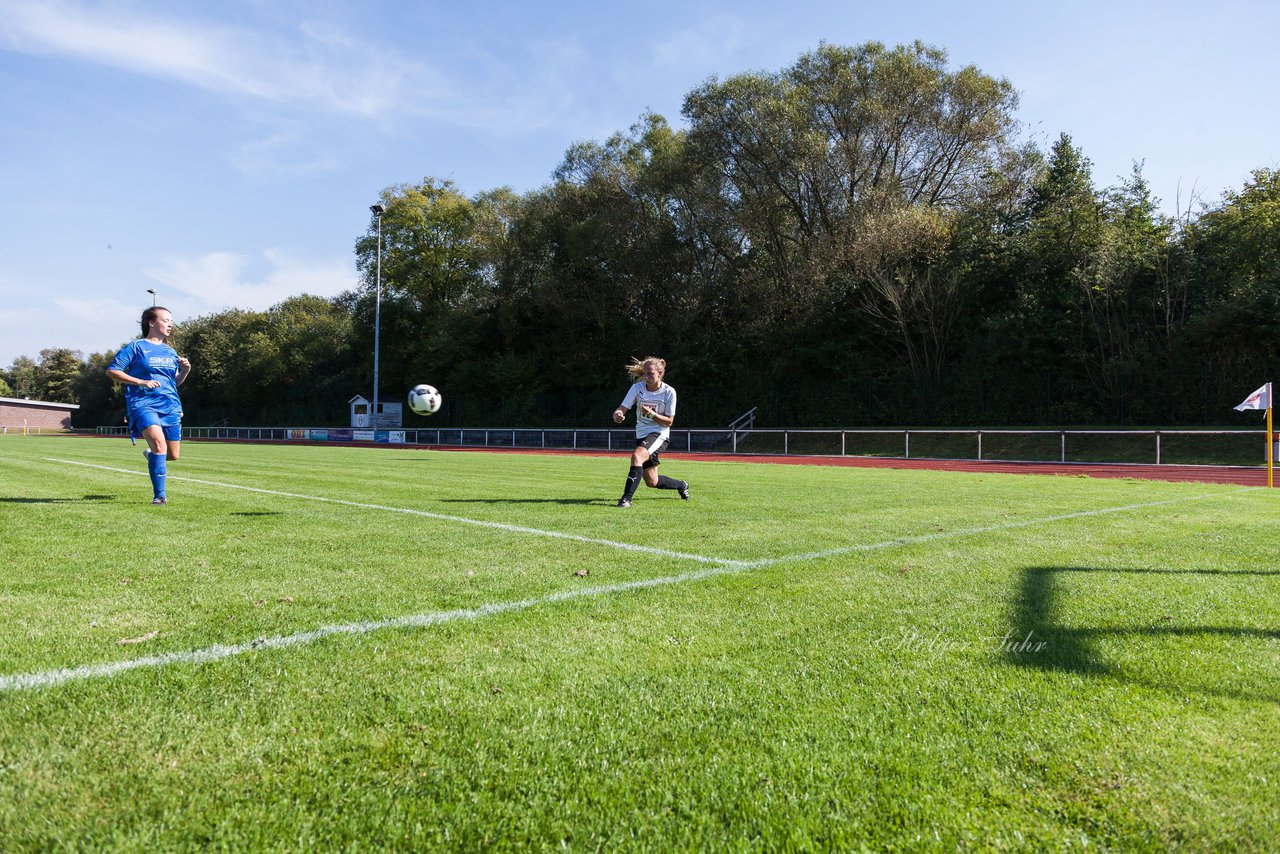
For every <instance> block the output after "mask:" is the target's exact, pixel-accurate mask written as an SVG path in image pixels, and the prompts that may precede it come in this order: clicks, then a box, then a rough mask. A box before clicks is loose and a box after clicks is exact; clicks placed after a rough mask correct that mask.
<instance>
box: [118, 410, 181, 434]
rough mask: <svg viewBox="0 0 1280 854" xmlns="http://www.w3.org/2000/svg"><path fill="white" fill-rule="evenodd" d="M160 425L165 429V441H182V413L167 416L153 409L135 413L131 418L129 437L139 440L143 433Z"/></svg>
mask: <svg viewBox="0 0 1280 854" xmlns="http://www.w3.org/2000/svg"><path fill="white" fill-rule="evenodd" d="M153 424H159V425H160V427H161V428H163V429H164V440H165V441H166V442H181V441H182V413H181V412H179V413H176V414H172V415H167V414H164V413H161V412H156V411H155V410H152V409H143V410H140V411H138V412H134V413H133V414H132V416H131V417H130V418H129V435H130V436H131V437H132V438H134V439H137V438H139V437H141V436H142V431H143V430H145V429H147V428H148V427H150V426H152V425H153Z"/></svg>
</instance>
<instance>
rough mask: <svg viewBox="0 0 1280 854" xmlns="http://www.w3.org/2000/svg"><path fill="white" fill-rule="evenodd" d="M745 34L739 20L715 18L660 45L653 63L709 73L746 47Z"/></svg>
mask: <svg viewBox="0 0 1280 854" xmlns="http://www.w3.org/2000/svg"><path fill="white" fill-rule="evenodd" d="M745 33H746V28H745V27H744V26H743V23H742V21H740V20H739V19H737V18H735V17H733V16H731V15H715V16H713V17H711V18H708V19H707V20H705V21H701V22H700V23H698V24H696V25H694V26H692V27H689V28H687V29H684V30H681V31H680V32H678V33H675V34H674V35H672V36H671V37H669V38H667V39H666V40H664V41H662V42H659V43H658V44H657V45H655V46H654V48H653V61H654V64H655V65H657V66H659V67H662V68H667V69H670V68H672V67H675V68H692V69H696V70H700V71H701V72H702V73H703V74H705V73H708V71H710V70H711V69H714V68H717V67H719V66H721V65H724V64H725V62H726V60H728V59H730V58H732V57H733V56H734V54H736V53H737V52H738V51H739V50H741V49H742V48H743V47H744V46H745V45H746V35H745Z"/></svg>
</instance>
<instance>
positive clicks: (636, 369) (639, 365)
mask: <svg viewBox="0 0 1280 854" xmlns="http://www.w3.org/2000/svg"><path fill="white" fill-rule="evenodd" d="M649 364H652V365H656V366H657V367H658V370H659V372H661V373H662V374H664V375H665V374H666V372H667V360H666V359H659V358H658V357H657V356H645V357H644V361H641V360H640V359H635V358H633V359H632V360H631V364H629V365H627V367H626V368H625V370H626V372H627V373H629V374H631V378H632V379H633V380H639V379H640V378H641V377H643V376H644V367H645V365H649Z"/></svg>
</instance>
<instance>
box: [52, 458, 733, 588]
mask: <svg viewBox="0 0 1280 854" xmlns="http://www.w3.org/2000/svg"><path fill="white" fill-rule="evenodd" d="M45 460H46V461H47V462H52V463H66V464H67V465H73V466H84V467H85V468H91V469H101V470H102V471H114V472H120V473H122V474H132V475H145V474H146V472H140V471H136V470H134V469H121V468H113V467H112V466H99V465H94V464H92V463H80V462H76V461H75V460H60V459H56V458H55V457H45ZM168 477H169V480H181V481H185V482H187V483H199V484H203V485H205V486H220V487H222V488H223V489H240V490H244V491H245V492H257V493H261V494H262V495H278V496H281V497H283V498H297V499H301V500H303V501H322V502H324V503H326V504H341V505H343V506H345V507H360V508H363V509H365V510H383V511H386V512H387V513H404V514H406V515H409V516H422V517H424V518H426V519H438V520H439V521H441V522H457V523H458V524H461V525H475V526H477V527H480V528H493V529H495V530H498V531H507V532H510V533H514V534H531V535H533V536H537V537H552V538H555V539H558V540H573V541H574V542H577V543H590V544H592V545H597V546H608V547H609V548H614V549H622V550H624V551H629V552H644V553H645V554H651V555H658V556H659V557H669V558H674V559H677V560H694V561H698V562H699V563H710V564H715V565H717V566H737V565H738V564H739V563H741V561H736V560H726V559H724V558H718V557H706V556H704V555H696V554H687V553H685V552H673V551H669V550H667V549H656V548H653V547H652V546H638V545H636V544H634V543H622V542H617V541H615V540H602V539H597V538H595V537H583V536H579V535H578V534H564V533H561V532H559V531H544V530H542V529H540V528H525V527H522V526H520V525H507V524H505V523H503V522H486V521H484V520H482V519H468V518H466V517H464V516H448V515H446V514H444V513H431V512H429V511H426V510H413V509H411V508H408V507H389V506H387V505H386V504H365V503H362V502H360V501H345V500H343V499H341V498H326V497H324V496H322V495H302V494H301V493H297V492H281V491H279V490H276V489H262V488H260V487H256V486H241V485H240V484H237V483H220V482H219V481H216V480H200V479H198V478H194V477H183V476H181V475H172V474H171V475H169V476H168Z"/></svg>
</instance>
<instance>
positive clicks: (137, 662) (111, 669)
mask: <svg viewBox="0 0 1280 854" xmlns="http://www.w3.org/2000/svg"><path fill="white" fill-rule="evenodd" d="M52 461H53V462H71V461H69V460H52ZM73 464H74V465H87V464H86V463H73ZM91 468H101V469H106V470H107V471H120V472H125V473H127V474H134V473H135V472H132V471H129V470H128V469H113V468H108V467H106V466H91ZM186 480H192V479H191V478H186ZM193 482H195V483H205V484H209V485H215V486H227V487H229V488H232V489H249V490H251V491H254V492H265V493H268V494H272V495H283V496H286V497H289V498H314V500H321V501H328V502H333V503H339V504H349V505H353V506H357V507H368V508H371V509H377V510H393V511H398V512H403V511H400V508H393V507H383V506H380V505H373V504H358V503H355V502H349V501H337V500H336V499H329V498H319V497H314V496H304V495H297V494H293V493H285V492H272V491H271V490H263V489H256V488H253V487H242V486H236V485H234V484H218V483H214V482H212V481H193ZM1226 494H1230V493H1221V492H1218V493H1208V494H1204V495H1192V496H1185V497H1183V498H1171V499H1168V500H1165V501H1148V502H1144V503H1142V504H1126V505H1124V506H1121V507H1104V508H1100V509H1097V510H1082V511H1080V512H1077V513H1062V514H1059V515H1056V516H1044V517H1041V518H1038V519H1023V520H1020V521H1017V522H1006V523H1003V524H999V525H988V526H985V527H981V528H962V529H960V530H957V531H950V532H943V533H934V534H925V535H922V536H919V537H902V538H899V539H894V540H884V541H882V542H879V543H866V544H862V545H857V546H847V547H843V548H838V549H828V550H826V551H821V552H809V553H806V554H797V555H786V556H782V557H776V558H766V559H763V560H757V561H722V560H718V559H712V558H700V557H698V556H696V555H695V556H690V558H691V559H695V560H701V561H703V562H714V563H716V564H718V565H716V566H711V567H708V568H707V569H701V570H695V571H693V572H685V573H680V574H678V575H664V576H659V577H657V578H646V579H641V580H638V581H626V582H621V583H619V584H608V585H602V586H596V587H584V588H580V589H577V590H566V591H562V592H560V593H553V594H551V595H549V596H542V597H539V598H536V599H522V600H518V601H512V602H498V603H493V604H489V605H482V606H480V607H478V608H472V609H458V610H453V611H432V612H428V613H426V614H413V615H410V616H405V617H393V618H389V619H386V620H375V621H367V622H359V623H340V624H337V625H329V626H321V627H320V628H318V629H313V630H311V631H306V632H297V633H295V634H291V635H278V636H275V637H269V638H258V639H256V640H253V641H249V642H247V643H240V644H234V645H223V644H218V645H215V646H210V647H205V648H204V649H197V650H191V651H188V652H171V653H165V654H163V655H149V656H143V657H141V658H133V659H129V660H128V661H116V662H111V663H107V664H89V665H84V666H81V667H72V668H63V669H59V670H44V671H38V672H35V673H15V674H9V675H5V676H0V693H8V692H10V691H21V690H29V689H35V688H51V687H54V686H56V685H62V684H64V683H67V682H75V681H81V680H87V679H101V678H109V677H112V676H115V675H117V674H120V673H125V672H127V671H130V670H136V669H139V668H148V667H166V666H168V665H170V664H203V663H206V662H211V661H220V660H222V659H225V658H231V657H234V656H238V655H244V654H246V653H249V652H252V651H254V650H260V649H280V648H284V647H291V646H300V645H304V644H309V643H313V642H315V641H317V640H321V639H322V638H326V637H330V636H333V635H364V634H369V633H370V632H376V631H381V630H383V629H400V628H426V627H428V626H434V625H438V624H440V623H448V622H454V621H458V620H478V619H482V618H484V617H490V616H494V615H497V614H505V613H510V612H513V611H523V610H526V609H529V608H535V607H538V606H540V605H548V604H552V603H556V602H565V601H569V600H572V599H584V598H591V597H596V596H607V595H611V594H614V593H623V592H627V591H630V590H642V589H646V588H650V587H660V586H664V585H672V584H684V583H687V582H691V581H700V580H702V579H706V578H711V577H714V576H718V575H730V574H734V573H739V572H743V571H747V570H753V569H761V568H764V567H769V566H776V565H778V564H782V563H790V562H794V561H809V560H820V559H823V558H828V557H836V556H839V555H842V554H851V553H853V552H870V551H878V550H882V549H889V548H896V547H899V546H907V545H913V544H916V543H927V542H934V541H938V540H946V539H954V538H957V537H967V536H973V535H976V534H987V533H994V532H997V531H1007V530H1011V529H1015V528H1025V527H1030V526H1033V525H1040V524H1049V523H1052V522H1060V521H1065V520H1068V519H1079V518H1085V517H1089V516H1101V515H1106V514H1112V513H1124V512H1127V511H1130V510H1141V509H1144V508H1148V507H1160V506H1163V505H1167V504H1179V503H1183V502H1187V501H1198V500H1202V499H1206V498H1214V497H1218V496H1221V495H1226ZM410 512H414V513H415V514H416V513H418V512H420V511H410ZM424 515H428V516H431V517H432V518H439V519H443V520H446V521H462V522H473V521H474V520H466V519H459V518H457V517H450V516H437V515H435V514H424ZM485 524H486V525H487V526H492V527H501V528H505V529H507V530H512V531H516V532H528V533H534V534H543V533H544V532H540V531H537V530H536V529H523V528H518V527H516V526H501V525H496V523H485ZM588 542H598V543H599V542H607V541H598V540H589V541H588Z"/></svg>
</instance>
